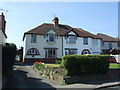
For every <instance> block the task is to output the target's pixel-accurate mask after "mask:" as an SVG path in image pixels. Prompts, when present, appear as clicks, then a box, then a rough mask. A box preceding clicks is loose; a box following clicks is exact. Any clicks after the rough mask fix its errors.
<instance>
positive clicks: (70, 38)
mask: <svg viewBox="0 0 120 90" xmlns="http://www.w3.org/2000/svg"><path fill="white" fill-rule="evenodd" d="M67 42H68V43H76V36H75V35H69V36H67Z"/></svg>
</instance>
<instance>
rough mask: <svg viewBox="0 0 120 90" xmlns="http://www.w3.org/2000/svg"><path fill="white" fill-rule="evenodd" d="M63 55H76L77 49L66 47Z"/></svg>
mask: <svg viewBox="0 0 120 90" xmlns="http://www.w3.org/2000/svg"><path fill="white" fill-rule="evenodd" d="M65 55H77V49H66V50H65Z"/></svg>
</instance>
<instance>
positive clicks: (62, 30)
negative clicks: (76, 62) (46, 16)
mask: <svg viewBox="0 0 120 90" xmlns="http://www.w3.org/2000/svg"><path fill="white" fill-rule="evenodd" d="M48 30H53V31H55V32H56V33H57V34H58V35H62V36H64V35H66V34H67V33H68V32H70V31H74V32H75V33H76V34H77V35H78V36H79V37H91V38H99V37H97V36H96V35H94V34H92V33H89V32H87V31H85V30H83V29H80V28H72V27H71V26H69V25H62V24H58V25H54V24H50V23H43V24H42V25H40V26H37V27H36V28H34V29H32V30H30V31H28V32H25V33H24V36H25V34H37V35H44V34H46V32H47V31H48ZM23 38H24V37H23ZM99 39H101V38H99Z"/></svg>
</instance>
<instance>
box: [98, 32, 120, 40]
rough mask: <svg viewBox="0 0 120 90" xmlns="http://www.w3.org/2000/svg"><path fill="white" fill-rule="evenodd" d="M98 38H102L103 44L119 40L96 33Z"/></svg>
mask: <svg viewBox="0 0 120 90" xmlns="http://www.w3.org/2000/svg"><path fill="white" fill-rule="evenodd" d="M97 36H98V37H100V38H102V40H103V41H104V42H118V41H119V40H118V39H117V38H114V37H111V36H108V35H105V34H102V33H98V34H97Z"/></svg>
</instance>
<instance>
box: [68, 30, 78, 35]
mask: <svg viewBox="0 0 120 90" xmlns="http://www.w3.org/2000/svg"><path fill="white" fill-rule="evenodd" d="M68 35H76V34H75V33H74V32H73V31H70V32H69V33H68Z"/></svg>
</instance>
